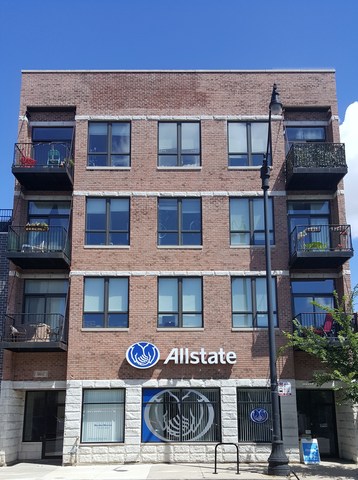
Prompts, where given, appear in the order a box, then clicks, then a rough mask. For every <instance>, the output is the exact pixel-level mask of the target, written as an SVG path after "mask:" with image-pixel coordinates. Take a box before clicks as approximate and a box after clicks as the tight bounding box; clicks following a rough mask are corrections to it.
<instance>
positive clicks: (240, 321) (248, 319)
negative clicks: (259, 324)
mask: <svg viewBox="0 0 358 480" xmlns="http://www.w3.org/2000/svg"><path fill="white" fill-rule="evenodd" d="M232 326H233V327H234V328H252V327H253V323H252V315H251V314H250V313H234V315H233V316H232Z"/></svg>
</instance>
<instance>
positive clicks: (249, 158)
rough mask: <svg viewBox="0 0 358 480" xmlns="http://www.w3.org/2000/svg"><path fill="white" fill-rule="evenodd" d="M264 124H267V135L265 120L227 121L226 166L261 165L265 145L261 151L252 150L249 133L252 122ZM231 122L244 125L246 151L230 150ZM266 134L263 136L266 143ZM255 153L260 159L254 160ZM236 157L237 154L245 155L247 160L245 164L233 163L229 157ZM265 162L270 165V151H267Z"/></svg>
mask: <svg viewBox="0 0 358 480" xmlns="http://www.w3.org/2000/svg"><path fill="white" fill-rule="evenodd" d="M258 123H261V124H266V125H267V135H268V128H269V122H267V121H257V122H255V121H252V122H240V121H229V122H227V138H228V141H227V149H228V166H229V167H235V168H243V167H257V168H259V167H261V166H262V162H263V160H264V158H265V156H266V153H267V147H266V146H265V150H264V151H263V152H255V151H253V148H252V135H251V126H252V125H253V124H258ZM232 124H242V125H246V143H247V151H246V152H244V151H243V152H240V151H231V150H230V125H232ZM267 138H268V137H267V136H265V144H267ZM255 155H260V161H259V162H254V156H255ZM235 156H236V157H237V156H247V162H246V163H245V164H239V165H235V164H234V163H233V160H234V159H233V158H231V157H235ZM267 164H268V165H271V155H270V152H269V153H268V158H267Z"/></svg>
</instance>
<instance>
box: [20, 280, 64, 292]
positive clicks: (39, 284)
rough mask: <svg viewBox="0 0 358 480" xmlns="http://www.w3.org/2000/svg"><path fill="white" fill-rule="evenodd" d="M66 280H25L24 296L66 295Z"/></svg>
mask: <svg viewBox="0 0 358 480" xmlns="http://www.w3.org/2000/svg"><path fill="white" fill-rule="evenodd" d="M67 290H68V280H49V279H46V280H25V294H31V293H33V294H36V293H37V294H38V293H40V294H47V293H56V294H61V293H62V294H66V293H67Z"/></svg>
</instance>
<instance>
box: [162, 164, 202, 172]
mask: <svg viewBox="0 0 358 480" xmlns="http://www.w3.org/2000/svg"><path fill="white" fill-rule="evenodd" d="M201 169H202V166H201V165H200V166H199V167H198V166H193V167H189V166H187V165H186V166H185V167H180V166H178V167H160V166H157V170H169V171H172V170H179V171H180V170H189V171H193V170H197V171H200V170H201Z"/></svg>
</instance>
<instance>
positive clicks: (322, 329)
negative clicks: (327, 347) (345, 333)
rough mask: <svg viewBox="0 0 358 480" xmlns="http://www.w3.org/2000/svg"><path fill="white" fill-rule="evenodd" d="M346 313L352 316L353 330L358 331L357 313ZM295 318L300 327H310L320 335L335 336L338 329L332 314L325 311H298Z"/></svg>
mask: <svg viewBox="0 0 358 480" xmlns="http://www.w3.org/2000/svg"><path fill="white" fill-rule="evenodd" d="M347 315H349V316H350V317H352V329H353V331H354V332H358V321H357V314H356V313H347ZM295 320H296V322H298V323H299V324H300V326H301V327H305V328H310V327H312V328H313V330H314V332H315V333H317V335H320V336H322V337H323V336H326V337H331V338H332V337H333V338H334V337H336V336H337V333H338V332H339V329H340V327H339V325H338V324H337V323H335V322H334V321H333V319H332V316H330V314H327V313H326V312H309V313H299V314H298V315H296V317H295ZM327 326H328V328H327Z"/></svg>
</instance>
